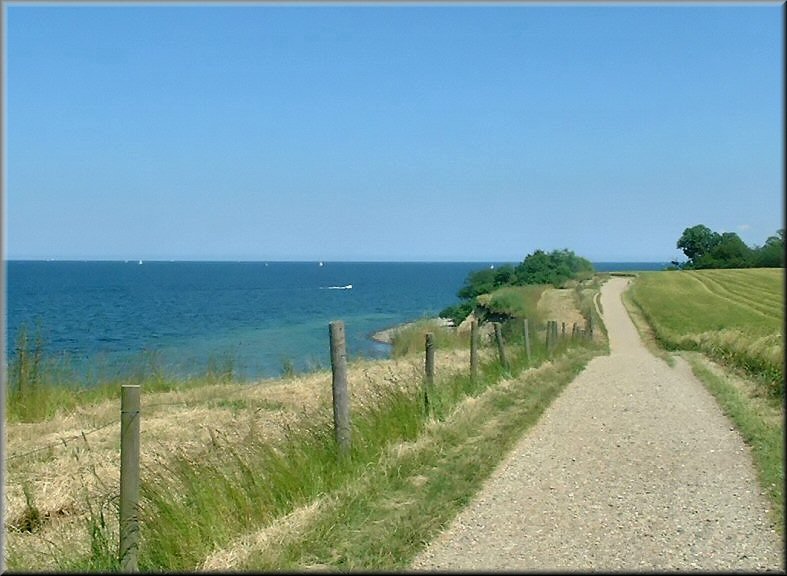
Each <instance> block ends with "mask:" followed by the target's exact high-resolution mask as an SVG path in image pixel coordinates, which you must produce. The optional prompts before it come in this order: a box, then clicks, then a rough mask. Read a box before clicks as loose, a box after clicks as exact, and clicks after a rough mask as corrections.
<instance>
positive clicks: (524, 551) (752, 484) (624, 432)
mask: <svg viewBox="0 0 787 576" xmlns="http://www.w3.org/2000/svg"><path fill="white" fill-rule="evenodd" d="M627 284H628V280H626V279H623V278H612V279H610V280H609V281H608V282H606V283H605V285H604V286H603V288H602V293H601V304H602V307H603V310H604V322H605V324H606V326H607V330H608V332H609V338H610V348H611V354H610V355H609V356H603V357H597V358H594V359H593V360H592V361H591V362H590V363H589V364H588V366H587V367H586V369H585V370H584V371H583V372H582V373H581V374H580V375H579V376H578V377H577V378H576V380H575V381H574V382H572V383H571V384H570V385H569V386H568V387H567V388H566V389H565V390H564V392H563V393H562V394H561V396H560V397H559V398H557V399H556V400H555V401H554V403H553V404H552V405H551V406H550V407H549V408H548V409H547V411H546V412H545V413H544V415H543V417H542V418H541V420H540V421H539V422H538V423H537V424H536V425H535V426H534V427H533V428H531V430H530V431H529V432H528V433H527V434H526V435H525V436H524V437H523V438H522V439H521V440H520V441H519V443H518V444H517V445H516V446H515V448H514V449H513V451H512V452H511V454H510V455H509V456H508V457H507V458H506V459H505V460H504V462H502V464H501V465H500V466H499V467H498V468H497V469H496V471H495V472H494V473H493V474H492V476H491V477H490V478H489V479H488V480H487V482H486V483H485V484H484V487H483V488H482V489H481V491H480V492H479V494H478V495H477V496H476V497H475V499H474V500H473V501H472V502H471V503H470V505H469V506H468V507H467V508H465V509H464V510H463V511H462V512H461V513H460V514H459V515H458V516H457V517H456V518H455V519H454V521H453V522H452V524H451V525H449V527H448V528H447V529H446V530H445V531H444V532H443V533H441V534H440V535H439V536H438V537H437V538H436V539H435V540H434V541H433V542H432V543H431V544H430V545H429V546H428V547H427V548H426V549H425V550H424V551H423V552H422V553H421V554H420V555H419V556H418V557H417V558H416V559H415V561H414V563H413V565H412V568H413V569H415V570H518V571H519V570H581V571H592V570H604V571H614V570H623V571H640V570H648V571H653V570H658V571H663V570H713V571H727V570H744V571H755V570H778V571H783V570H784V559H783V553H784V552H783V543H782V541H781V538H780V537H779V535H778V533H777V532H776V531H775V529H774V526H773V525H772V522H771V521H770V519H769V517H768V514H767V508H768V502H767V500H766V496H765V495H763V494H761V493H760V489H759V486H758V483H757V480H756V476H755V472H754V467H753V464H752V460H751V456H750V453H749V450H748V448H747V447H746V445H745V444H744V443H743V440H742V439H741V437H740V435H739V434H738V433H737V432H736V430H735V429H734V428H733V425H732V424H731V422H730V421H729V420H728V419H727V418H726V417H725V416H724V415H723V414H722V413H721V411H720V409H719V407H718V405H717V404H716V402H715V400H714V398H713V397H712V396H711V395H710V393H709V392H707V391H706V390H705V388H704V387H703V385H702V383H700V382H699V381H698V380H697V379H696V378H694V376H693V375H692V374H691V370H690V369H689V368H688V366H687V365H686V364H685V363H682V362H680V361H679V363H678V364H677V365H676V367H675V368H670V367H669V366H668V365H667V364H666V363H664V362H663V361H662V360H659V359H657V358H656V357H654V356H653V355H651V354H650V353H649V352H648V351H647V350H646V348H645V347H644V345H643V344H642V341H641V340H640V338H639V335H638V333H637V331H636V329H635V328H634V325H633V324H632V322H631V320H630V319H629V317H628V314H627V313H626V311H625V308H624V307H623V304H622V302H621V298H620V296H621V294H622V292H623V291H624V290H625V288H626V286H627Z"/></svg>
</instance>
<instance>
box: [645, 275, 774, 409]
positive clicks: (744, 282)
mask: <svg viewBox="0 0 787 576" xmlns="http://www.w3.org/2000/svg"><path fill="white" fill-rule="evenodd" d="M631 297H632V299H633V301H634V302H635V303H636V304H637V305H638V306H639V307H640V308H641V310H642V312H643V314H644V316H645V317H646V319H647V320H648V322H649V323H650V325H651V326H652V328H653V329H654V331H655V333H656V337H657V338H658V340H659V341H660V342H661V344H663V345H664V346H665V347H667V348H669V349H684V350H699V351H701V352H703V353H705V354H707V355H708V356H710V357H711V358H713V359H714V360H717V361H719V362H721V363H723V364H726V365H728V366H731V367H734V368H739V369H742V370H744V371H746V372H747V374H748V375H750V376H754V377H756V379H757V380H758V381H760V382H762V383H763V385H764V387H765V389H767V391H768V393H769V394H770V395H775V396H783V394H784V369H783V364H784V339H783V331H782V327H783V323H784V269H782V268H762V269H744V270H691V271H689V270H682V271H669V272H645V273H642V274H640V275H639V276H638V277H637V279H636V280H635V282H634V283H633V285H632V287H631Z"/></svg>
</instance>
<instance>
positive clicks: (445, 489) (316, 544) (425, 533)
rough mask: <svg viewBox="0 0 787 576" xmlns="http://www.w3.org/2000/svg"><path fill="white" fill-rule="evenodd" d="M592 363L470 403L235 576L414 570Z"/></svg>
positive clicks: (584, 355) (578, 359)
mask: <svg viewBox="0 0 787 576" xmlns="http://www.w3.org/2000/svg"><path fill="white" fill-rule="evenodd" d="M596 353H597V352H596ZM593 355H594V353H593V352H592V351H590V350H588V349H581V348H580V349H574V350H571V351H569V352H567V353H566V354H565V355H563V356H562V357H561V358H559V359H558V360H556V361H555V362H553V363H550V364H547V365H545V366H544V367H542V368H541V369H537V370H532V371H528V372H525V373H523V374H522V375H521V376H520V377H518V378H517V379H514V380H507V381H505V382H504V383H503V384H501V385H498V386H494V387H492V388H489V389H488V390H487V391H486V392H484V393H482V394H481V395H479V396H478V397H477V398H476V399H475V400H474V401H470V402H465V403H463V404H461V405H460V406H459V408H458V409H455V410H454V411H453V412H452V413H451V414H450V415H448V416H447V418H446V419H445V420H444V421H433V422H432V423H431V424H430V425H429V426H427V428H426V429H425V431H424V433H423V434H422V435H421V436H419V437H418V439H417V440H414V441H413V442H411V443H409V444H407V445H405V446H397V447H393V448H392V449H390V450H388V451H386V452H385V453H384V455H382V457H381V458H380V461H379V463H378V464H377V465H375V466H370V467H369V468H368V469H367V471H366V473H365V474H364V475H363V476H361V477H359V478H358V479H357V480H356V481H354V482H352V483H350V484H348V485H347V486H345V487H344V488H342V489H341V490H340V491H338V492H337V493H336V494H335V495H333V496H332V497H331V498H330V502H329V503H328V504H327V505H325V506H324V507H323V508H322V510H321V512H320V513H319V514H317V515H316V518H315V519H314V520H313V521H312V522H310V523H308V526H307V527H306V528H305V530H303V531H302V532H300V533H298V534H296V535H293V536H292V537H291V538H288V539H285V541H284V542H282V543H281V544H280V545H274V546H268V547H266V548H265V550H258V551H251V553H250V554H249V555H248V557H247V558H246V559H245V560H244V561H243V562H242V563H241V564H240V565H236V566H232V569H234V570H255V571H256V570H299V569H305V568H323V569H335V570H360V569H363V570H401V569H406V568H407V567H408V566H409V565H410V563H411V562H412V560H413V558H414V557H415V556H416V555H417V553H418V552H419V551H421V550H422V548H423V547H424V546H425V544H426V543H427V542H428V541H429V540H430V539H431V538H432V537H434V536H435V535H436V534H437V533H438V532H439V531H440V530H441V529H442V528H444V527H445V526H446V525H447V524H448V523H449V522H450V521H451V520H452V519H453V518H454V516H456V514H457V513H458V512H459V511H460V510H461V509H462V508H463V507H464V506H465V505H466V504H467V503H468V502H469V501H470V499H471V498H472V496H473V495H474V494H475V493H476V492H477V490H478V489H479V488H480V487H481V484H482V483H483V481H484V480H485V479H486V478H487V477H488V476H489V475H490V474H491V472H492V471H493V470H494V469H495V467H496V466H497V465H498V464H499V463H500V461H501V459H502V458H503V457H504V456H505V454H506V453H507V452H508V451H509V450H510V449H511V448H512V447H513V445H514V444H515V443H516V442H517V440H519V438H521V436H522V434H523V433H524V432H525V431H526V430H527V429H528V428H530V427H531V426H532V425H533V424H534V423H535V422H536V421H537V420H538V418H539V417H540V415H541V414H542V413H543V412H544V410H545V409H546V408H547V407H548V406H549V405H550V403H551V402H552V401H553V400H554V399H555V398H556V397H557V396H558V395H559V394H560V392H561V391H562V390H563V389H564V388H565V386H566V385H567V384H568V383H569V382H571V381H572V380H573V379H574V378H575V376H576V375H577V374H578V373H579V372H580V371H581V370H582V368H583V367H584V366H585V365H586V364H587V362H588V361H589V359H590V358H591V357H592V356H593Z"/></svg>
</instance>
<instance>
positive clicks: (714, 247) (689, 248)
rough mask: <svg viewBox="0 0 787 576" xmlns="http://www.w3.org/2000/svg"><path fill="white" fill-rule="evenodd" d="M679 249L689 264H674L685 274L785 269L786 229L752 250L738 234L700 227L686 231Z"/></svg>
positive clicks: (698, 225)
mask: <svg viewBox="0 0 787 576" xmlns="http://www.w3.org/2000/svg"><path fill="white" fill-rule="evenodd" d="M677 247H678V248H680V249H681V250H683V253H684V254H685V255H686V258H688V260H687V261H686V262H684V263H683V264H679V263H678V262H673V263H672V264H673V265H674V266H675V267H679V268H682V269H686V270H701V269H705V268H783V267H784V228H781V229H779V230H778V231H777V232H776V234H775V235H773V236H769V237H768V238H767V239H766V240H765V243H764V244H763V245H762V246H753V247H751V248H750V247H749V246H747V245H746V244H745V243H744V242H743V240H741V238H740V237H739V236H738V235H737V234H736V233H735V232H722V233H721V234H720V233H718V232H714V231H713V230H711V229H710V228H708V227H707V226H705V225H704V224H697V225H696V226H692V227H690V228H686V229H685V230H684V231H683V234H681V237H680V238H679V239H678V242H677Z"/></svg>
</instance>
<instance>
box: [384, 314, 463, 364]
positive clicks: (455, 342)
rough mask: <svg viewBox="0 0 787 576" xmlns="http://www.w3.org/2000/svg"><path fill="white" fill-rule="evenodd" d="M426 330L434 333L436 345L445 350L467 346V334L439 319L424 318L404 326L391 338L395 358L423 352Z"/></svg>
mask: <svg viewBox="0 0 787 576" xmlns="http://www.w3.org/2000/svg"><path fill="white" fill-rule="evenodd" d="M426 332H431V333H432V334H434V340H433V342H434V345H435V346H436V347H438V348H442V349H443V350H446V349H456V348H462V347H466V346H467V342H468V341H467V337H466V336H463V335H462V334H459V333H458V332H457V331H456V330H453V329H450V328H447V327H445V326H443V325H442V324H441V323H440V322H439V321H437V320H434V319H429V318H424V319H421V320H417V321H415V322H413V323H412V324H408V325H406V326H403V327H402V328H400V329H399V330H397V331H396V332H395V333H394V335H393V337H392V338H391V352H392V354H393V356H394V358H402V357H404V356H407V355H410V354H417V353H420V352H423V350H424V346H425V340H424V334H425V333H426Z"/></svg>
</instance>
